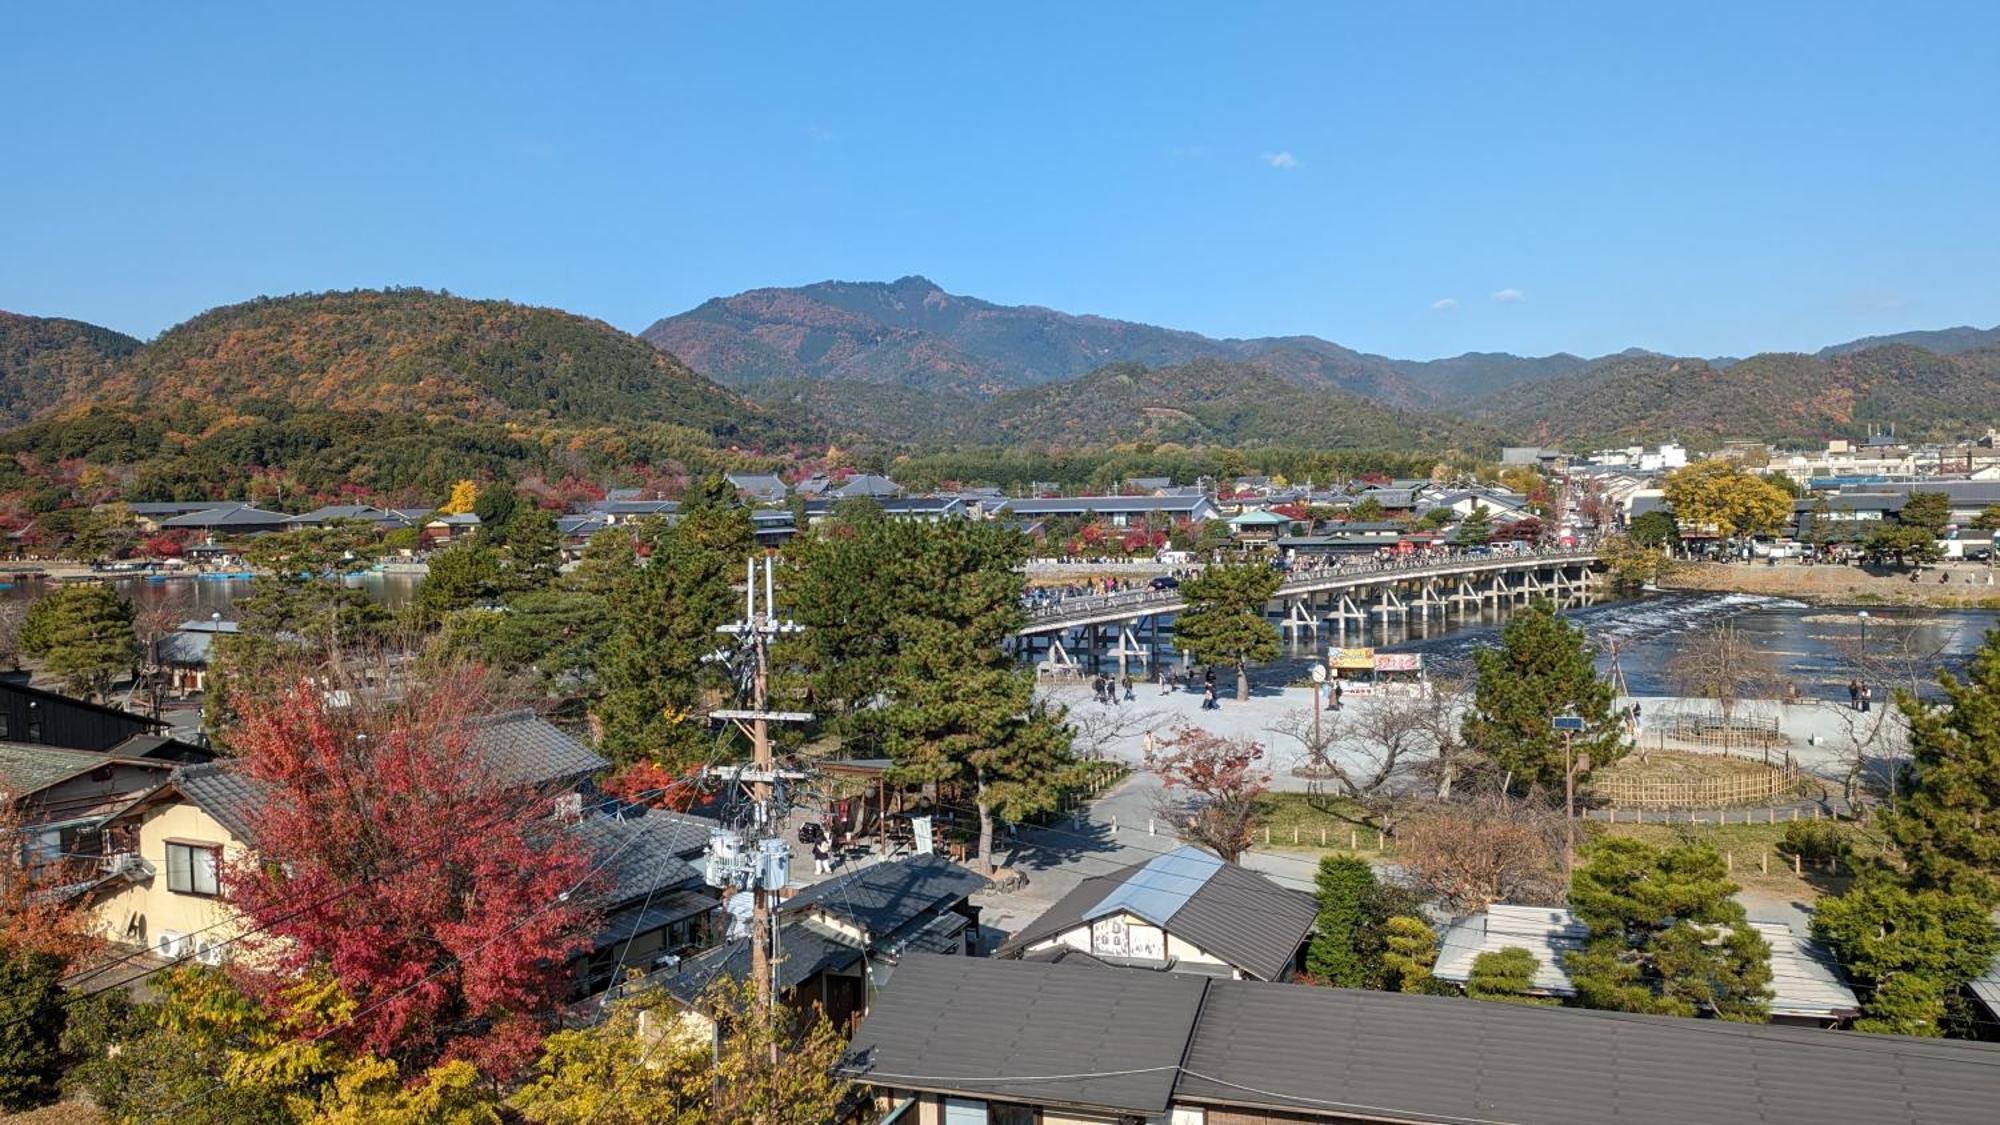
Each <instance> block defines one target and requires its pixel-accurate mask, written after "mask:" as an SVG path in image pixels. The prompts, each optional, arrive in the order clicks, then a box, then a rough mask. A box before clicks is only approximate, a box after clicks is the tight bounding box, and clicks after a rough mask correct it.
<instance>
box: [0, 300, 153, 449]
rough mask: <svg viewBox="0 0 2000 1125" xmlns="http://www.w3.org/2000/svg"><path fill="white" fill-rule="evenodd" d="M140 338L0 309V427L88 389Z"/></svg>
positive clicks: (128, 351) (53, 318)
mask: <svg viewBox="0 0 2000 1125" xmlns="http://www.w3.org/2000/svg"><path fill="white" fill-rule="evenodd" d="M138 347H139V341H137V340H134V339H133V338H132V337H130V336H127V335H125V334H123V333H120V332H113V331H112V330H111V329H109V328H99V327H98V326H97V325H95V324H85V323H84V322H82V321H80V320H64V319H61V318H60V317H42V316H21V315H19V314H18V313H10V312H0V429H4V428H5V427H7V426H17V425H20V424H21V423H23V422H26V421H27V420H28V419H30V418H32V417H34V416H35V415H37V414H39V413H41V412H42V411H44V410H47V409H48V408H49V407H51V406H54V405H55V404H56V403H57V402H59V401H61V400H62V399H63V398H65V397H66V396H69V395H73V394H79V393H83V392H87V391H88V390H89V389H90V388H92V387H94V386H95V385H96V384H97V383H98V382H100V381H101V380H102V379H103V378H104V376H105V375H106V374H108V373H109V372H110V370H111V366H112V364H113V363H115V362H116V361H117V360H118V358H119V357H121V356H126V355H130V354H131V353H132V352H133V351H134V350H136V349H137V348H138Z"/></svg>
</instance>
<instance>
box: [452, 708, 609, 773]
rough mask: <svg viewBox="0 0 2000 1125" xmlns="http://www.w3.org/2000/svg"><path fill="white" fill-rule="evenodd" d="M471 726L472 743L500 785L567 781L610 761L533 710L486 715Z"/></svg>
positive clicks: (595, 769)
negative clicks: (488, 764) (490, 766)
mask: <svg viewBox="0 0 2000 1125" xmlns="http://www.w3.org/2000/svg"><path fill="white" fill-rule="evenodd" d="M472 725H473V729H474V734H473V746H474V747H476V748H477V749H479V750H481V751H482V752H484V753H485V755H486V758H487V761H489V762H491V763H492V765H493V772H494V776H495V779H496V780H498V781H499V782H500V783H501V784H502V785H508V786H513V785H552V784H569V783H573V782H577V781H581V780H583V779H584V778H585V777H588V776H589V775H591V774H593V773H596V772H597V771H599V770H601V769H603V768H605V767H606V766H608V765H610V764H611V763H609V762H607V761H605V760H604V759H603V758H600V757H598V756H597V755H596V754H595V753H594V752H592V750H591V749H590V747H588V746H585V745H584V744H583V743H582V742H579V741H577V739H576V738H575V736H573V735H570V734H568V733H566V732H564V731H563V730H561V729H560V728H558V727H557V726H555V724H553V723H551V722H549V721H548V720H547V719H544V718H542V717H541V716H540V715H537V714H535V713H534V712H533V711H509V712H506V713H504V714H499V715H489V716H486V717H485V718H481V719H475V720H473V723H472Z"/></svg>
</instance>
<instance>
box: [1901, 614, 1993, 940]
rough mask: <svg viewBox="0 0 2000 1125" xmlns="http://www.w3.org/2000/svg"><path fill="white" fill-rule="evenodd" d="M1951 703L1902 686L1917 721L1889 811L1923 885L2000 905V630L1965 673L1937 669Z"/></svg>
mask: <svg viewBox="0 0 2000 1125" xmlns="http://www.w3.org/2000/svg"><path fill="white" fill-rule="evenodd" d="M1938 686H1939V687H1940V688H1942V689H1943V691H1944V702H1943V703H1942V704H1940V705H1937V706H1932V705H1929V704H1926V703H1924V702H1923V701H1921V700H1919V699H1917V698H1915V697H1913V696H1911V695H1910V694H1908V693H1906V692H1898V693H1897V696H1896V706H1897V707H1898V709H1900V710H1901V711H1902V712H1903V715H1904V717H1905V718H1906V719H1907V720H1908V721H1909V724H1910V785H1909V788H1908V791H1907V793H1906V794H1905V796H1904V797H1903V799H1902V800H1901V801H1900V802H1899V803H1898V805H1897V807H1896V809H1895V811H1894V812H1892V813H1890V814H1889V815H1887V816H1886V817H1884V818H1883V826H1884V828H1885V829H1886V830H1887V831H1888V833H1889V837H1890V839H1892V840H1894V841H1895V842H1896V846H1897V847H1898V848H1899V849H1901V851H1902V853H1903V857H1904V859H1905V860H1906V861H1907V862H1908V863H1909V884H1910V886H1911V887H1912V888H1914V889H1917V890H1929V889H1937V890H1952V891H1958V892H1961V893H1965V894H1970V895H1972V896H1974V897H1976V898H1978V899H1979V901H1980V902H1982V903H1983V904H1985V905H1986V906H1988V907H1993V906H2000V633H1994V634H1991V635H1989V636H1988V638H1987V641H1986V643H1985V644H1984V645H1983V646H1981V647H1980V650H1979V651H1978V653H1976V654H1974V656H1973V658H1972V664H1971V667H1970V668H1969V669H1968V670H1967V673H1966V678H1965V679H1964V680H1959V679H1958V678H1957V677H1955V676H1953V675H1951V674H1950V673H1949V672H1940V673H1939V674H1938Z"/></svg>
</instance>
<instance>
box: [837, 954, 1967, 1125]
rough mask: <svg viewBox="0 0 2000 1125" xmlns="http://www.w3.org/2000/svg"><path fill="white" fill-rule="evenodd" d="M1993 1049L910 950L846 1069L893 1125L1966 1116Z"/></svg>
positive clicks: (1835, 1122)
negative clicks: (916, 953) (918, 953)
mask: <svg viewBox="0 0 2000 1125" xmlns="http://www.w3.org/2000/svg"><path fill="white" fill-rule="evenodd" d="M1996 1057H2000V1056H1996V1053H1995V1050H1994V1048H1993V1047H1992V1045H1991V1044H1985V1043H1973V1042H1966V1041H1962V1040H1945V1039H1912V1038H1904V1037H1900V1036H1891V1035H1844V1034H1829V1033H1827V1032H1823V1031H1816V1030H1808V1029H1805V1028H1796V1027H1766V1026H1758V1025H1751V1024H1739V1023H1729V1022H1725V1021H1722V1020H1690V1019H1677V1018H1674V1017H1671V1016H1639V1015H1631V1014H1627V1013H1623V1012H1606V1011H1590V1010H1585V1009H1580V1008H1559V1007H1535V1006H1529V1005H1519V1004H1499V1003H1487V1002H1482V1001H1477V1000H1466V999H1460V998H1454V997H1444V996H1421V995H1414V994H1408V993H1399V992H1372V991H1366V990H1362V989H1349V988H1318V987H1311V986H1306V985H1298V984H1276V983H1267V982H1260V981H1236V980H1216V979H1206V978H1201V977H1189V976H1181V975H1177V974H1174V973H1156V972H1146V971H1143V970H1136V969H1124V968H1115V967H1110V966H1104V965H1092V964H1088V963H1084V962H1077V963H1070V962H1064V963H1061V964H1036V963H1033V962H1019V961H1001V960H980V959H977V958H963V957H930V956H911V957H908V958H905V959H904V961H903V964H902V966H901V968H900V969H899V970H898V973H897V976H896V979H895V980H893V981H891V982H890V983H889V985H888V987H886V988H885V989H884V990H883V992H882V995H881V997H880V998H879V999H878V1000H877V1002H876V1004H875V1006H874V1008H873V1010H872V1011H870V1012H869V1013H868V1016H867V1018H866V1019H864V1020H863V1021H862V1023H861V1027H860V1029H859V1031H858V1032H856V1034H855V1036H854V1039H853V1041H852V1043H851V1045H850V1047H849V1051H848V1053H847V1055H846V1056H845V1057H844V1059H843V1060H842V1062H841V1064H840V1067H839V1069H840V1071H841V1073H843V1074H845V1075H847V1076H849V1077H851V1078H853V1079H854V1080H855V1081H856V1082H859V1083H862V1084H864V1085H865V1087H866V1088H867V1089H868V1090H869V1091H870V1093H872V1095H873V1106H872V1108H873V1113H872V1115H870V1116H868V1117H866V1118H864V1120H871V1121H875V1122H887V1121H890V1120H892V1119H893V1120H894V1121H896V1122H897V1123H898V1125H962V1123H963V1125H972V1123H979V1125H985V1123H989V1122H1005V1123H1008V1125H1016V1123H1019V1125H1029V1123H1035V1125H1057V1123H1061V1125H1083V1123H1093V1125H1095V1123H1102V1125H1114V1123H1115V1125H1128V1123H1129V1125H1137V1123H1159V1125H1250V1123H1254V1125H1291V1123H1304V1122H1326V1123H1339V1125H1358V1123H1383V1125H1388V1123H1396V1125H1411V1123H1417V1122H1424V1123H1438V1125H1467V1123H1471V1122H1482V1123H1496V1122H1535V1123H1536V1125H1603V1123H1604V1122H1614V1121H1615V1122H1621V1123H1625V1125H1688V1123H1690V1122H1701V1123H1703V1125H1769V1123H1770V1122H1773V1121H1800V1122H1812V1123H1814V1125H1894V1123H1906V1122H1907V1123H1915V1122H1924V1123H1926V1125H1972V1123H1975V1122H1979V1123H1984V1122H1987V1121H1990V1120H1991V1119H1992V1115H1993V1105H1994V1102H1993V1099H1994V1092H1995V1089H1996V1086H1995V1079H1994V1077H1993V1074H1994V1069H1993V1068H1994V1066H1995V1060H1996Z"/></svg>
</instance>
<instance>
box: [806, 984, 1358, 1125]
mask: <svg viewBox="0 0 2000 1125" xmlns="http://www.w3.org/2000/svg"><path fill="white" fill-rule="evenodd" d="M1206 984H1207V981H1205V980H1203V979H1201V978H1198V977H1184V976H1175V975H1173V974H1171V973H1145V972H1110V971H1106V970H1104V969H1102V968H1088V967H1084V966H1073V965H1045V964H1035V963H1032V962H1026V961H992V960H986V959H982V958H970V957H951V956H935V955H931V954H923V953H918V954H912V955H910V956H907V957H905V958H903V961H902V963H901V964H900V965H899V966H898V967H897V969H896V973H895V975H894V977H893V978H891V980H890V982H889V985H888V987H887V988H885V989H884V990H883V992H882V994H881V996H880V998H878V999H877V1000H876V1002H875V1006H874V1007H873V1009H872V1010H870V1011H869V1013H868V1018H867V1019H865V1020H863V1021H862V1023H861V1028H860V1030H859V1031H857V1032H856V1033H855V1036H854V1041H853V1043H852V1045H851V1046H850V1048H849V1051H848V1054H847V1057H846V1058H845V1059H844V1060H843V1061H842V1063H841V1069H842V1070H843V1071H844V1072H845V1073H848V1074H850V1075H853V1076H854V1077H857V1078H860V1079H862V1080H864V1081H867V1082H871V1083H876V1084H879V1085H882V1086H893V1087H896V1088H898V1089H904V1090H910V1089H916V1090H932V1091H943V1092H973V1091H977V1092H978V1093H979V1094H981V1095H988V1096H991V1097H994V1098H1000V1099H1004V1100H1008V1101H1026V1102H1033V1103H1036V1104H1040V1105H1058V1106H1073V1107H1077V1108H1082V1109H1087V1110H1096V1111H1100V1112H1110V1113H1132V1114H1144V1115H1147V1116H1152V1115H1158V1114H1164V1113H1165V1112H1166V1110H1167V1107H1168V1103H1169V1102H1170V1101H1171V1100H1172V1097H1173V1090H1174V1076H1175V1064H1177V1063H1179V1062H1180V1057H1181V1052H1182V1050H1183V1049H1184V1048H1185V1047H1186V1045H1187V1041H1188V1038H1189V1036H1190V1035H1191V1034H1192V1033H1193V1031H1194V1024H1195V1016H1196V1014H1197V1013H1198V1012H1199V1011H1200V1010H1201V997H1202V990H1203V988H1204V987H1205V986H1206ZM1314 1046H1317V1047H1318V1049H1320V1050H1327V1049H1329V1048H1330V1047H1332V1046H1333V1044H1330V1043H1320V1044H1315V1045H1314ZM1070 1075H1088V1076H1089V1077H1065V1076H1070Z"/></svg>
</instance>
